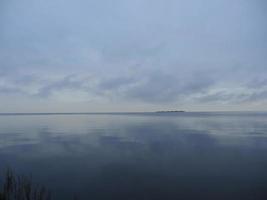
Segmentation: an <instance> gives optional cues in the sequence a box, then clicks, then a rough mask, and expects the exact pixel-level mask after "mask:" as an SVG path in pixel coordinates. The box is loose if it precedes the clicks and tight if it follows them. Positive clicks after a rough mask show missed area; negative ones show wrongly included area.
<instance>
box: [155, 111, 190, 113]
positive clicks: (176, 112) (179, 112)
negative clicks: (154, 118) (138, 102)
mask: <svg viewBox="0 0 267 200" xmlns="http://www.w3.org/2000/svg"><path fill="white" fill-rule="evenodd" d="M177 112H179V113H180V112H185V111H184V110H161V111H156V113H177Z"/></svg>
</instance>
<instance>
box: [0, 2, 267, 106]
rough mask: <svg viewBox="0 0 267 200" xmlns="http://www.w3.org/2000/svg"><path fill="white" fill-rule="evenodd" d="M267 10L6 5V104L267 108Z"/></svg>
mask: <svg viewBox="0 0 267 200" xmlns="http://www.w3.org/2000/svg"><path fill="white" fill-rule="evenodd" d="M266 8H267V4H266V3H265V1H262V0H255V1H248V0H236V1H230V0H229V1H228V0H226V1H225V0H204V1H197V0H194V1H185V0H179V1H177V0H167V1H166V0H165V1H163V0H153V1H152V0H142V1H141V0H136V1H125V0H119V1H115V2H114V1H102V0H100V1H93V0H91V1H85V0H77V1H75V2H74V1H62V0H53V1H52V0H38V1H36V0H21V1H16V0H9V1H7V0H3V1H1V2H0V44H1V45H0V96H1V97H2V98H1V100H0V103H2V105H5V106H6V105H9V106H7V107H8V108H10V107H12V106H11V105H12V104H14V105H15V104H16V105H17V107H14V109H18V110H19V109H20V107H24V108H25V109H29V110H31V106H32V105H33V104H35V107H38V104H39V103H40V101H41V102H46V104H47V105H48V104H51V108H56V107H57V105H58V104H62V105H63V103H62V102H68V103H70V102H90V105H92V107H93V108H95V110H97V108H99V106H103V105H105V106H104V107H105V108H108V109H110V110H112V109H113V108H114V109H115V108H116V109H118V107H116V106H114V104H116V103H117V104H121V105H123V104H127V106H128V107H129V108H131V106H132V107H134V106H137V105H140V106H141V105H142V108H144V107H146V106H148V107H149V109H151V108H153V106H154V108H160V107H162V106H165V107H168V106H169V107H171V106H173V105H185V107H186V105H187V106H188V105H195V106H196V108H199V109H201V106H202V105H204V104H215V105H217V108H218V109H220V105H233V104H240V103H243V104H244V105H245V106H247V105H257V109H261V108H264V107H266V106H267V104H266V102H267V95H266V93H267V86H266V85H267V84H266V83H267V78H266V77H267V65H266V64H267V60H266V56H267V55H266V53H267V37H266V35H267V26H266V25H267V24H266V23H267V22H266V20H265V19H266V13H265V10H266ZM14 13H16V14H14ZM14 98H15V99H22V101H21V103H19V102H17V101H18V100H16V102H15V103H14V101H15V100H14ZM25 102H26V103H25ZM27 102H29V103H27ZM52 104H54V105H53V106H52ZM99 104H101V105H99ZM29 105H30V106H29ZM68 105H69V104H68ZM93 105H95V106H93ZM27 106H28V108H26V107H27ZM127 106H126V108H122V109H126V110H127ZM243 108H244V109H246V108H245V107H243ZM251 108H252V109H253V108H254V107H253V106H252V107H251ZM255 108H256V107H255ZM1 109H2V110H4V111H6V110H7V109H6V108H5V107H2V108H1ZM62 109H63V110H68V109H69V107H66V108H65V109H64V108H62ZM73 109H74V108H73ZM73 109H71V110H73ZM79 109H82V107H81V108H79ZM84 109H91V107H90V108H84ZM240 109H242V108H240ZM12 111H13V110H12Z"/></svg>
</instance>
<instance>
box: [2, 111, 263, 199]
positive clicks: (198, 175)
mask: <svg viewBox="0 0 267 200" xmlns="http://www.w3.org/2000/svg"><path fill="white" fill-rule="evenodd" d="M7 166H10V167H12V168H14V169H15V170H16V171H17V172H18V173H20V174H30V175H31V176H32V177H33V179H34V180H35V181H36V182H38V183H42V184H44V185H46V187H47V188H49V189H51V191H52V193H53V196H54V197H55V198H54V199H57V200H68V199H71V198H72V197H73V194H77V196H79V197H80V199H82V200H83V199H84V200H90V199H92V200H99V199H101V200H102V199H105V200H110V199H115V200H154V199H155V200H157V199H162V200H166V199H175V200H176V199H182V200H190V199H213V200H214V199H216V200H220V199H223V200H226V199H227V200H239V199H240V200H247V199H250V200H258V199H259V200H261V199H262V200H263V199H264V200H265V199H267V113H140V114H134V113H132V114H80V115H78V114H69V115H63V114H62V113H61V114H58V115H52V114H42V115H36V114H35V115H0V170H1V171H2V170H3V169H5V168H6V167H7ZM0 181H1V180H0Z"/></svg>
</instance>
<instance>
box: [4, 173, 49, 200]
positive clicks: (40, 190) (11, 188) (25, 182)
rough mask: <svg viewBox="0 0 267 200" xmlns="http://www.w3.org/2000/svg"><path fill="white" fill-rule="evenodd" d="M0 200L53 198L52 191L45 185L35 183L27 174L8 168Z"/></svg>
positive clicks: (42, 199) (45, 199)
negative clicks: (20, 173) (23, 174)
mask: <svg viewBox="0 0 267 200" xmlns="http://www.w3.org/2000/svg"><path fill="white" fill-rule="evenodd" d="M0 184H1V189H0V200H51V199H52V198H51V193H50V192H49V191H48V190H47V189H46V188H45V187H43V186H38V185H35V184H33V182H32V180H31V179H30V178H29V177H26V176H20V175H16V174H15V173H14V172H13V171H12V170H11V169H7V170H6V172H5V175H4V178H3V180H2V181H1V179H0Z"/></svg>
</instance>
